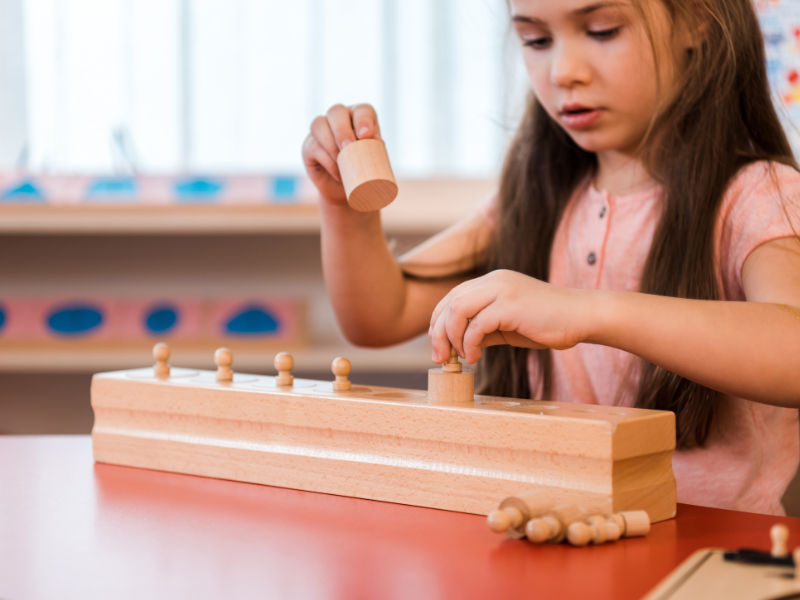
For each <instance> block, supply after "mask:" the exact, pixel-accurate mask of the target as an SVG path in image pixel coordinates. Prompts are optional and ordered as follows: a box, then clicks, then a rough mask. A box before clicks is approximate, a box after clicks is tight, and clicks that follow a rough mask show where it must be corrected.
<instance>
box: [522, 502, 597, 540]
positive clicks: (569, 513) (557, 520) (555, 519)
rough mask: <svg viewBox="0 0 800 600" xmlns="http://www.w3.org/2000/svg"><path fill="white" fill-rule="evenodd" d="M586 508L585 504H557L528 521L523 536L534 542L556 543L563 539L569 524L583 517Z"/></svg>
mask: <svg viewBox="0 0 800 600" xmlns="http://www.w3.org/2000/svg"><path fill="white" fill-rule="evenodd" d="M587 510H590V508H589V507H587V506H577V505H571V506H570V505H567V506H557V507H555V508H554V509H553V510H551V511H549V512H547V513H546V514H542V515H540V516H539V517H537V518H535V519H531V520H530V521H528V523H527V524H526V526H525V536H526V537H527V538H528V540H530V541H531V542H533V543H535V544H539V543H542V542H550V543H556V544H557V543H558V542H561V541H563V540H564V537H565V536H566V534H567V528H568V527H569V526H570V524H571V523H573V522H574V521H577V520H579V519H583V518H584V517H585V516H586V514H587Z"/></svg>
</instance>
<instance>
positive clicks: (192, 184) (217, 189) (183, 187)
mask: <svg viewBox="0 0 800 600" xmlns="http://www.w3.org/2000/svg"><path fill="white" fill-rule="evenodd" d="M224 187H225V183H224V182H223V181H221V180H218V179H210V178H203V177H193V178H191V179H183V180H181V181H176V182H175V195H176V196H177V197H178V200H179V201H180V202H186V203H195V202H209V201H211V200H214V199H215V198H217V197H218V196H219V195H220V194H221V193H222V189H223V188H224Z"/></svg>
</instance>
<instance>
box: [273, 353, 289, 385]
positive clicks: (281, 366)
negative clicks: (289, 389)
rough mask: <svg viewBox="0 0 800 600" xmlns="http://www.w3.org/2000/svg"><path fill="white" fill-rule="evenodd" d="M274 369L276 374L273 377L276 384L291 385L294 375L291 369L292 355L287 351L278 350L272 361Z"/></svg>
mask: <svg viewBox="0 0 800 600" xmlns="http://www.w3.org/2000/svg"><path fill="white" fill-rule="evenodd" d="M273 365H274V367H275V370H276V371H277V372H278V376H277V377H276V378H275V384H276V385H292V383H293V382H294V377H293V376H292V369H293V368H294V357H293V356H292V355H291V354H289V353H288V352H278V353H277V354H276V355H275V360H274V361H273Z"/></svg>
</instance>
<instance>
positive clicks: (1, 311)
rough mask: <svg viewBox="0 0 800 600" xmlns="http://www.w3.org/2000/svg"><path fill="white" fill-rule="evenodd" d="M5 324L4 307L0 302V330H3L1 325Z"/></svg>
mask: <svg viewBox="0 0 800 600" xmlns="http://www.w3.org/2000/svg"><path fill="white" fill-rule="evenodd" d="M5 324H6V309H5V307H4V306H3V305H2V304H0V332H2V331H3V325H5Z"/></svg>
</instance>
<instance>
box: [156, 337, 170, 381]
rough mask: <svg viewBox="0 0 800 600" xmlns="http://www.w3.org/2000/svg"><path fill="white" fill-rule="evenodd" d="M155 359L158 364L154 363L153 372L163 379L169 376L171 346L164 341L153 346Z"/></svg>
mask: <svg viewBox="0 0 800 600" xmlns="http://www.w3.org/2000/svg"><path fill="white" fill-rule="evenodd" d="M153 359H154V360H155V361H156V364H155V365H153V374H154V375H155V376H156V377H159V378H162V379H164V378H166V377H169V364H167V361H168V360H169V346H167V345H166V344H165V343H164V342H158V343H157V344H156V345H155V346H153Z"/></svg>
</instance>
